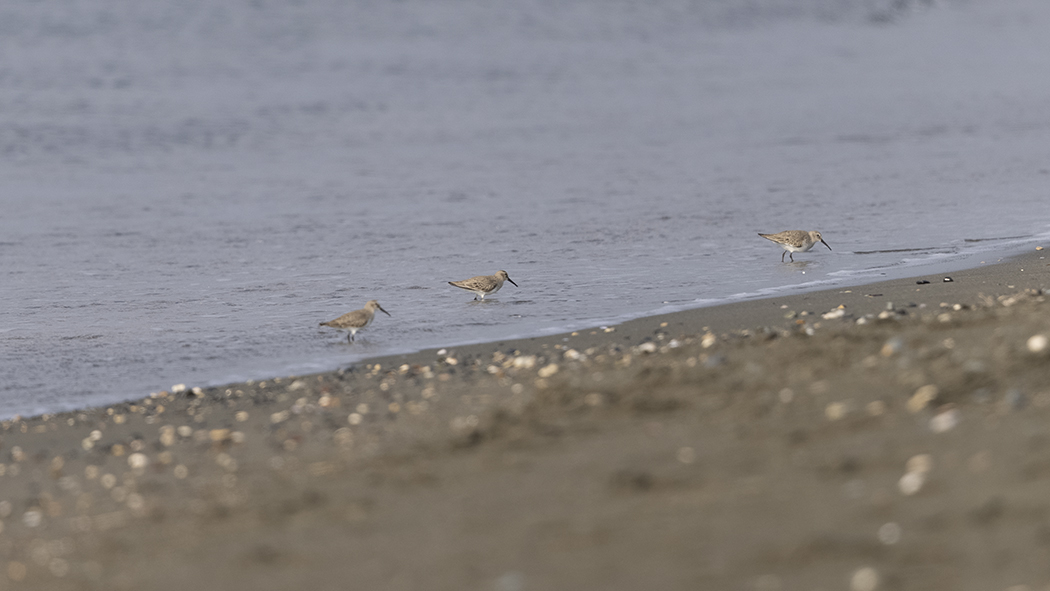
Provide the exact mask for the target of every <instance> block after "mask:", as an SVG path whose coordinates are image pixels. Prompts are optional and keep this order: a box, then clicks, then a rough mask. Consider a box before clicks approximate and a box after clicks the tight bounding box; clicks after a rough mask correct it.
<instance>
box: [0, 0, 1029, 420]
mask: <svg viewBox="0 0 1050 591" xmlns="http://www.w3.org/2000/svg"><path fill="white" fill-rule="evenodd" d="M148 4H149V5H148V6H146V5H139V4H127V3H121V2H116V1H112V2H94V1H92V2H88V1H86V0H85V1H81V2H78V1H70V2H64V3H61V4H59V3H21V4H7V5H5V6H4V7H3V8H0V51H2V56H3V59H2V60H0V64H2V65H0V153H2V155H3V158H2V161H0V173H2V174H0V207H2V214H0V285H2V287H0V305H2V306H0V371H2V375H3V378H4V379H3V380H2V382H0V415H10V414H14V413H31V412H44V411H51V410H57V409H66V408H72V407H82V406H86V405H89V404H104V403H107V402H112V401H115V400H121V399H126V398H130V397H134V396H139V395H143V394H146V393H149V392H150V391H156V390H160V389H164V388H168V387H170V386H171V385H172V384H174V383H188V384H189V385H191V386H192V385H204V384H216V383H223V382H231V381H235V380H242V379H249V378H263V377H269V376H275V375H287V374H295V373H304V372H308V371H317V370H324V369H331V368H334V367H337V366H339V365H341V364H345V363H348V362H351V361H353V360H355V359H360V358H362V357H365V356H370V355H376V354H383V353H389V352H395V351H405V350H413V349H419V348H425V347H429V346H441V345H447V344H454V343H462V342H478V341H485V340H496V339H502V338H508V337H511V336H523V335H533V334H541V333H550V332H555V331H560V330H565V329H569V328H574V327H582V326H589V325H594V324H598V323H602V322H612V321H615V320H617V319H624V318H628V317H637V316H639V315H643V314H646V313H650V312H653V311H655V310H666V309H673V308H688V307H695V306H699V305H707V304H711V303H717V302H722V301H729V300H732V299H737V298H741V297H753V296H755V295H762V294H773V293H777V292H778V291H780V290H785V289H807V288H809V289H812V288H817V287H823V286H827V285H831V284H835V283H859V282H862V281H866V280H869V279H878V278H882V277H885V276H890V275H893V274H897V275H898V276H904V275H907V274H909V273H911V274H918V273H923V272H926V270H931V272H932V271H933V270H936V271H938V272H939V271H940V270H942V269H947V268H951V267H952V266H953V265H955V266H956V267H958V266H960V265H963V266H965V265H971V264H976V263H977V262H978V260H977V259H978V258H981V257H985V254H983V253H987V257H993V258H994V257H995V256H997V255H998V254H999V253H1002V252H1007V251H1009V250H1010V249H1013V248H1018V247H1021V246H1024V245H1025V244H1027V243H1029V242H1031V241H1032V240H1035V239H1036V237H1040V236H1041V237H1045V236H1046V233H1047V231H1048V229H1050V228H1048V224H1050V220H1048V219H1047V215H1046V206H1045V203H1046V197H1045V193H1046V187H1047V182H1048V180H1050V165H1048V164H1047V163H1048V162H1050V159H1048V158H1047V156H1048V153H1047V152H1048V148H1047V147H1048V146H1050V126H1048V125H1047V123H1046V118H1045V113H1046V108H1047V105H1048V103H1050V79H1048V78H1047V77H1045V76H1033V75H1031V73H1032V72H1036V71H1043V70H1044V69H1045V67H1046V63H1045V62H1046V61H1047V58H1046V56H1048V55H1050V38H1048V37H1047V36H1046V35H1045V31H1046V30H1047V29H1048V26H1050V7H1047V6H1044V5H1043V4H1042V3H1040V2H1036V1H1029V2H1021V1H1009V2H1007V1H1003V2H999V1H996V2H976V1H975V2H958V3H952V2H942V3H938V4H928V3H926V2H916V3H915V5H914V6H913V7H911V8H908V9H906V10H897V11H894V10H890V9H888V8H884V6H890V5H891V3H885V4H880V3H878V2H849V1H845V0H843V1H834V0H828V1H826V2H805V3H799V2H780V3H778V2H773V1H771V2H766V3H755V2H752V1H745V0H739V1H737V2H733V1H731V0H730V1H726V2H721V3H697V4H695V5H693V4H684V3H679V2H671V1H668V2H657V3H650V4H647V5H646V7H644V8H643V7H641V6H640V5H636V4H634V3H615V2H613V3H610V2H603V1H598V0H594V1H588V0H584V1H579V2H574V3H545V2H539V1H537V2H517V1H515V2H497V3H488V2H479V3H465V2H440V1H429V0H428V1H427V2H422V1H418V2H417V1H408V2H399V3H375V4H373V3H371V2H367V1H364V0H361V1H359V2H349V3H346V2H341V1H340V2H335V1H331V2H324V1H321V2H305V3H301V4H298V5H294V6H292V5H285V4H283V3H276V4H272V5H271V4H267V3H265V2H230V3H223V4H222V5H221V6H212V5H211V4H209V3H204V2H189V1H177V0H168V1H166V2H157V3H148ZM786 229H819V230H821V231H822V233H823V235H824V237H825V240H827V242H828V243H829V244H830V245H831V247H832V248H833V249H834V250H831V251H828V250H827V249H825V248H824V247H823V246H820V245H818V247H817V248H816V249H814V250H813V251H811V252H809V253H803V254H799V255H796V257H795V259H796V262H795V263H794V264H781V262H780V255H781V250H780V249H779V248H778V247H776V245H773V244H771V243H769V242H767V241H765V240H762V239H761V238H758V237H757V236H756V233H757V232H777V231H781V230H786ZM987 257H985V258H987ZM982 260H983V259H982ZM498 269H506V270H507V271H508V272H509V273H510V276H511V277H512V278H513V279H514V280H515V281H516V282H517V283H518V284H519V285H520V287H519V288H515V287H514V286H513V285H509V284H507V285H506V286H505V287H504V288H503V290H502V291H501V292H500V293H499V294H497V295H496V296H495V297H494V298H493V299H492V300H491V301H485V302H477V303H475V302H473V301H471V298H472V295H471V294H469V293H467V292H463V291H460V290H458V289H456V288H453V287H451V286H449V285H447V283H446V282H447V281H448V280H455V279H465V278H467V277H470V276H472V275H477V274H490V273H494V272H495V271H496V270H498ZM372 298H375V299H378V300H379V301H380V302H381V303H382V305H383V306H384V307H385V308H386V309H387V310H389V311H390V312H391V314H392V315H393V316H392V317H389V318H388V317H386V316H383V315H380V316H379V317H378V318H377V319H376V321H375V323H374V324H373V325H372V326H371V327H369V329H368V330H366V331H365V332H363V333H360V334H359V335H358V342H357V343H356V344H354V345H349V344H347V343H346V342H345V339H344V338H343V337H342V335H341V334H340V333H335V332H334V331H331V330H329V329H324V328H321V327H318V326H317V324H318V322H320V321H323V320H329V319H331V318H334V317H336V316H338V315H340V314H342V313H344V312H347V311H349V310H352V309H356V308H359V307H361V306H362V305H363V304H364V302H365V301H366V300H368V299H372Z"/></svg>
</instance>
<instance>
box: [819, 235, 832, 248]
mask: <svg viewBox="0 0 1050 591" xmlns="http://www.w3.org/2000/svg"><path fill="white" fill-rule="evenodd" d="M820 243H821V244H823V245H824V246H827V247H828V250H831V246H829V245H828V243H827V242H824V239H823V238H821V239H820Z"/></svg>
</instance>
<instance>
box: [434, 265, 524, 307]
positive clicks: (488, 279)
mask: <svg viewBox="0 0 1050 591" xmlns="http://www.w3.org/2000/svg"><path fill="white" fill-rule="evenodd" d="M504 281H510V282H511V283H514V280H513V279H511V278H510V275H507V272H506V271H496V274H495V275H478V276H477V277H471V278H470V279H464V280H463V281H449V282H448V284H449V285H454V286H456V287H458V288H461V289H465V290H467V291H472V292H474V299H475V300H476V299H478V296H481V299H485V296H487V295H488V294H490V293H496V292H497V291H499V288H501V287H503V282H504ZM517 286H518V284H517V283H514V287H517Z"/></svg>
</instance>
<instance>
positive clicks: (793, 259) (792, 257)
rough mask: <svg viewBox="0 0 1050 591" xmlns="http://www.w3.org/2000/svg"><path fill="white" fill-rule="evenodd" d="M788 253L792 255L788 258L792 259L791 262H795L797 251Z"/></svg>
mask: <svg viewBox="0 0 1050 591" xmlns="http://www.w3.org/2000/svg"><path fill="white" fill-rule="evenodd" d="M788 254H789V255H790V256H789V257H788V258H790V259H791V262H792V263H793V262H795V253H793V252H791V253H788Z"/></svg>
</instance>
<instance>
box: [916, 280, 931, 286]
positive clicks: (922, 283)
mask: <svg viewBox="0 0 1050 591" xmlns="http://www.w3.org/2000/svg"><path fill="white" fill-rule="evenodd" d="M929 283H930V282H929V281H926V280H925V279H920V280H919V281H916V282H915V284H916V285H927V284H929Z"/></svg>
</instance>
